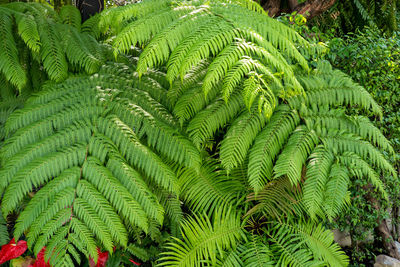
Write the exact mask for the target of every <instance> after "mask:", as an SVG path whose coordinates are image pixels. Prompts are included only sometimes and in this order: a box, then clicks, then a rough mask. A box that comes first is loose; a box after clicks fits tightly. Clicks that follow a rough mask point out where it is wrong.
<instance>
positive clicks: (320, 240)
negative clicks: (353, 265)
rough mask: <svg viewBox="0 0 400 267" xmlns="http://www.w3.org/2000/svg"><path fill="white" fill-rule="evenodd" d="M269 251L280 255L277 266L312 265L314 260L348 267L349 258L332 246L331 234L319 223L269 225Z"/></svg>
mask: <svg viewBox="0 0 400 267" xmlns="http://www.w3.org/2000/svg"><path fill="white" fill-rule="evenodd" d="M267 234H268V236H269V237H270V240H271V242H272V243H273V244H272V245H271V249H272V251H273V252H275V253H277V254H278V255H280V257H279V259H278V265H283V266H289V265H290V266H313V264H315V263H316V262H315V261H313V260H312V258H313V257H314V258H315V260H317V261H324V262H325V263H326V264H328V265H331V266H347V265H348V258H347V256H346V254H344V252H342V251H341V250H340V247H339V245H337V244H336V243H334V241H333V234H332V232H331V231H330V230H326V229H324V227H323V226H322V225H320V224H314V223H312V222H305V223H271V228H270V231H269V232H268V233H267Z"/></svg>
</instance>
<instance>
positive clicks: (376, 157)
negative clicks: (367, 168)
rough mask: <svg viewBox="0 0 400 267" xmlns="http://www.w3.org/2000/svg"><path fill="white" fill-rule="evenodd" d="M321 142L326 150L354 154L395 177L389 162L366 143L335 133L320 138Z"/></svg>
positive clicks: (394, 171) (353, 137)
mask: <svg viewBox="0 0 400 267" xmlns="http://www.w3.org/2000/svg"><path fill="white" fill-rule="evenodd" d="M321 140H322V142H323V143H324V145H325V146H326V147H327V148H328V149H332V150H333V151H337V153H343V152H346V151H349V152H354V153H355V154H357V155H358V156H359V157H361V158H362V159H364V160H365V161H367V162H368V163H370V164H372V165H373V166H375V167H378V168H379V169H381V170H384V171H388V172H389V173H391V174H392V175H393V176H395V177H397V172H396V170H395V169H394V168H393V166H392V165H391V164H390V163H389V161H388V160H386V159H385V156H384V155H383V154H382V153H381V152H380V151H379V150H378V149H377V148H376V147H374V146H373V145H372V144H371V143H369V142H368V141H364V140H360V138H357V137H355V136H352V135H346V134H341V133H337V132H332V133H327V134H326V136H323V137H321Z"/></svg>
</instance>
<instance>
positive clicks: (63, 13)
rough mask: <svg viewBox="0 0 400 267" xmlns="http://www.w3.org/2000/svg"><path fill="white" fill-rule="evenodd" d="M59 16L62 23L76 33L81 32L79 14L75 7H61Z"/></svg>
mask: <svg viewBox="0 0 400 267" xmlns="http://www.w3.org/2000/svg"><path fill="white" fill-rule="evenodd" d="M59 15H60V18H61V21H62V23H64V24H68V25H71V26H73V27H75V28H76V29H77V30H78V31H80V30H81V13H80V12H79V10H78V9H77V8H76V7H75V6H71V5H65V6H62V7H61V9H60V12H59Z"/></svg>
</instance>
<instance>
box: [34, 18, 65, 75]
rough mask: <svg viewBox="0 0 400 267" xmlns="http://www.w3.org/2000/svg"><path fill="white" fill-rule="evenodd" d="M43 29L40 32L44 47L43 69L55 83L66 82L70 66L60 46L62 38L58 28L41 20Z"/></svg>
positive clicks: (42, 49)
mask: <svg viewBox="0 0 400 267" xmlns="http://www.w3.org/2000/svg"><path fill="white" fill-rule="evenodd" d="M39 22H40V26H41V27H42V28H41V29H42V30H41V31H39V35H40V40H41V43H42V47H41V50H40V57H41V59H42V61H43V67H44V69H45V70H46V72H47V74H48V75H49V77H50V79H52V80H54V81H58V82H59V81H62V80H65V78H66V77H67V73H68V64H67V61H66V59H65V56H64V53H63V50H62V46H61V44H60V41H59V40H61V37H60V36H59V34H60V33H58V31H57V27H56V25H54V24H51V23H49V22H47V21H45V20H39Z"/></svg>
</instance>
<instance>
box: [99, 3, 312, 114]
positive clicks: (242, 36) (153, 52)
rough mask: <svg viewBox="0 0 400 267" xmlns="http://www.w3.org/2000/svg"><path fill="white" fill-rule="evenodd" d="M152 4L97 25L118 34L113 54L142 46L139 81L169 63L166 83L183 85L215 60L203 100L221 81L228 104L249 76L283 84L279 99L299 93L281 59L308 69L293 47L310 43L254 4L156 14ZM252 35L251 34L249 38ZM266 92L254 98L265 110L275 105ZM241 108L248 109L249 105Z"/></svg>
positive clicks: (169, 8)
mask: <svg viewBox="0 0 400 267" xmlns="http://www.w3.org/2000/svg"><path fill="white" fill-rule="evenodd" d="M152 4H154V5H156V4H157V5H158V4H159V3H158V2H157V1H148V2H143V3H138V4H135V5H132V6H131V7H125V8H121V9H120V10H115V11H109V12H106V13H104V14H103V16H102V21H101V24H102V25H103V27H105V28H112V29H115V30H116V31H117V32H118V34H117V35H116V37H115V39H114V41H113V46H114V49H115V53H116V54H118V53H121V52H122V53H127V52H128V51H129V50H130V49H131V47H132V46H135V45H136V44H138V45H139V46H142V45H144V50H143V53H142V54H141V55H140V58H139V62H138V66H137V70H138V72H139V75H141V74H142V73H145V72H147V71H148V69H149V68H153V67H157V66H159V65H162V64H165V62H167V63H166V65H167V78H168V80H169V81H170V82H171V83H172V82H173V81H174V80H176V79H178V78H179V77H180V78H181V79H183V77H184V76H185V75H186V74H187V73H188V72H189V71H190V70H192V69H193V67H195V66H197V65H198V64H199V63H200V62H201V61H203V60H205V59H208V58H214V59H212V64H211V66H210V69H209V70H208V72H207V75H206V80H205V83H204V86H203V89H204V91H205V94H206V95H207V93H208V92H209V91H210V90H211V88H212V87H214V86H215V85H216V84H218V83H219V82H220V81H222V80H223V81H224V82H223V86H222V88H221V90H222V92H223V96H224V98H225V99H228V97H229V96H230V95H231V94H232V92H233V90H234V89H235V88H236V86H237V85H238V84H239V83H240V82H241V81H242V80H244V79H246V76H247V75H248V74H249V73H250V72H252V71H255V72H256V73H257V74H259V75H260V76H259V77H261V79H262V80H263V83H265V84H266V85H270V84H279V85H281V84H282V80H283V81H285V83H286V85H287V89H288V92H286V93H282V94H280V96H281V97H287V96H292V95H295V94H299V93H302V92H303V91H302V88H301V85H300V84H299V82H298V81H297V80H296V78H295V77H294V75H293V71H292V69H291V67H290V66H289V65H288V63H287V60H286V59H285V57H284V56H282V54H285V55H287V59H289V58H292V59H294V60H295V61H297V62H298V63H299V64H300V65H301V66H302V67H303V68H305V69H308V63H307V61H306V60H305V59H304V57H303V56H302V55H301V54H300V52H299V51H298V50H297V48H296V45H297V44H301V45H302V46H306V47H309V45H308V43H307V42H306V41H305V40H304V39H303V38H302V37H301V36H300V35H299V34H297V33H296V32H295V31H293V30H292V29H290V28H288V27H286V26H284V25H283V24H281V23H279V22H276V21H274V20H273V19H271V18H269V17H268V15H267V14H266V13H265V12H263V11H262V8H261V7H260V6H259V5H258V4H256V3H251V4H250V3H249V1H247V2H243V1H229V2H228V3H225V1H213V2H205V1H198V2H187V3H186V2H179V3H178V2H177V3H174V2H168V1H167V2H165V3H163V4H160V5H158V7H157V8H154V7H151V5H152ZM244 14H246V15H244ZM249 18H252V19H249ZM123 19H125V20H127V21H130V22H129V23H127V25H125V26H123V27H122V29H120V28H119V26H118V25H119V24H120V23H121V20H123ZM117 21H118V23H116V22H117ZM150 21H151V23H150ZM260 25H269V27H264V26H262V27H261V26H260ZM252 29H254V31H255V34H252V33H251V32H250V31H251V30H252ZM256 35H257V37H256ZM279 77H283V78H279ZM267 87H268V86H267ZM253 89H254V88H253ZM285 90H286V88H285ZM264 91H268V90H254V91H253V92H252V94H253V95H254V96H260V98H261V99H263V100H262V102H263V105H264V104H266V103H267V102H268V103H269V105H265V108H266V109H270V108H269V106H272V107H273V106H274V105H275V104H274V103H272V102H273V101H271V99H272V100H274V97H273V96H272V97H271V96H267V95H271V92H268V93H265V92H264ZM266 96H267V97H266ZM269 98H270V99H269ZM250 99H251V98H250ZM245 102H247V103H248V106H251V100H249V101H245ZM263 108H264V107H263Z"/></svg>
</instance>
